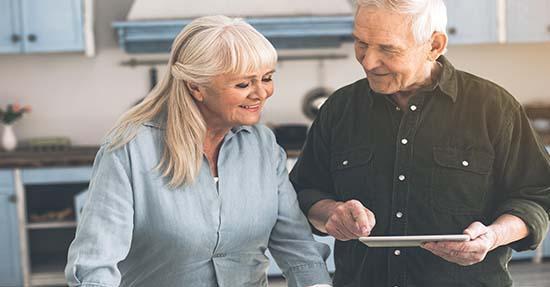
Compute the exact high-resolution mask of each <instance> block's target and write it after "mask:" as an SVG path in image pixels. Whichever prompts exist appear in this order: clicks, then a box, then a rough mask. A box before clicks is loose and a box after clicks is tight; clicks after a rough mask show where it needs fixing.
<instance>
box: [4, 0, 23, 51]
mask: <svg viewBox="0 0 550 287" xmlns="http://www.w3.org/2000/svg"><path fill="white" fill-rule="evenodd" d="M19 11H20V9H19V1H18V0H0V53H19V52H21V47H22V45H21V40H22V39H21V26H20V23H19V20H20V19H19Z"/></svg>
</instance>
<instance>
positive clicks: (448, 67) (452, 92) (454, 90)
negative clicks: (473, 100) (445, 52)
mask: <svg viewBox="0 0 550 287" xmlns="http://www.w3.org/2000/svg"><path fill="white" fill-rule="evenodd" d="M437 61H438V62H439V63H441V65H443V70H442V71H441V75H440V76H439V81H438V83H437V86H438V87H439V89H440V90H441V91H442V92H443V93H444V94H445V95H447V96H449V97H450V98H451V100H453V103H454V102H456V98H457V96H458V83H457V78H456V70H455V67H453V65H452V64H451V62H449V60H447V58H446V57H445V56H440V57H439V58H437Z"/></svg>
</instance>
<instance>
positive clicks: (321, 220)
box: [308, 199, 376, 241]
mask: <svg viewBox="0 0 550 287" xmlns="http://www.w3.org/2000/svg"><path fill="white" fill-rule="evenodd" d="M308 218H309V219H310V222H311V223H312V224H313V225H314V226H315V227H316V228H317V229H319V230H321V231H323V232H326V233H328V234H330V235H332V236H334V238H336V239H338V240H340V241H347V240H351V239H357V238H359V237H361V236H368V235H369V234H370V232H371V230H372V229H373V228H374V225H375V224H376V220H375V217H374V214H373V213H372V212H371V211H370V210H369V209H367V208H365V207H364V206H363V204H361V202H359V201H358V200H355V199H352V200H349V201H346V202H336V201H333V200H321V201H319V202H318V203H316V204H314V205H313V206H312V207H311V209H310V211H309V213H308Z"/></svg>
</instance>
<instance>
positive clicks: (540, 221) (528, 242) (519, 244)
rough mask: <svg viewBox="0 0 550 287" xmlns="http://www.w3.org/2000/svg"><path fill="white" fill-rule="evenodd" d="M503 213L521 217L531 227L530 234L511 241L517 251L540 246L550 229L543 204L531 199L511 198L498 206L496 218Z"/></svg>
mask: <svg viewBox="0 0 550 287" xmlns="http://www.w3.org/2000/svg"><path fill="white" fill-rule="evenodd" d="M503 214H511V215H514V216H517V217H519V218H520V219H521V220H523V222H525V225H527V228H528V229H529V235H528V236H527V237H525V238H523V239H521V240H518V241H516V242H513V243H511V244H510V247H511V248H513V249H514V250H516V251H524V250H528V249H531V250H534V249H536V248H537V247H538V246H539V244H540V243H541V242H542V240H543V239H544V236H545V235H546V232H547V230H548V213H547V212H546V211H545V210H544V208H542V206H540V205H539V204H537V203H535V202H533V201H530V200H525V199H511V200H508V201H506V202H505V203H504V204H503V205H501V206H500V207H499V208H497V212H496V214H495V219H496V218H498V217H499V216H501V215H503Z"/></svg>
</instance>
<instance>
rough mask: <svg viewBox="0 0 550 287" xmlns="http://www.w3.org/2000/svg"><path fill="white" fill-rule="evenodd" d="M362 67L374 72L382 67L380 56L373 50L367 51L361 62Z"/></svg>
mask: <svg viewBox="0 0 550 287" xmlns="http://www.w3.org/2000/svg"><path fill="white" fill-rule="evenodd" d="M361 65H363V68H365V70H367V71H372V70H374V69H376V68H378V67H379V66H380V55H379V53H378V52H377V51H375V50H373V49H367V50H366V51H365V55H364V56H363V59H362V60H361Z"/></svg>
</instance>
